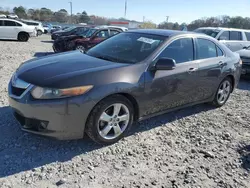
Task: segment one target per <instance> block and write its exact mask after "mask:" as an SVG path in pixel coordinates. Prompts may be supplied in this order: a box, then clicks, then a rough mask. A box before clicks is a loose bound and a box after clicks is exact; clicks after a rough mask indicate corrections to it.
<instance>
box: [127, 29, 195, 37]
mask: <svg viewBox="0 0 250 188" xmlns="http://www.w3.org/2000/svg"><path fill="white" fill-rule="evenodd" d="M127 32H129V33H142V34H151V35H160V36H164V37H170V36H174V35H182V34H195V33H193V32H188V31H176V30H166V29H136V30H129V31H127Z"/></svg>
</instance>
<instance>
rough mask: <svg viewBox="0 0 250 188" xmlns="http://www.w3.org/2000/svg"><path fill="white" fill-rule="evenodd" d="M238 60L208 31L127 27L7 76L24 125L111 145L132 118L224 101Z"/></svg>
mask: <svg viewBox="0 0 250 188" xmlns="http://www.w3.org/2000/svg"><path fill="white" fill-rule="evenodd" d="M241 64H242V63H241V60H240V57H239V55H237V54H235V53H233V52H232V51H230V50H229V49H228V48H227V47H225V46H224V45H223V44H220V43H219V42H217V41H216V40H215V39H213V38H211V37H209V36H206V35H203V34H197V33H189V32H181V31H170V30H135V31H128V32H124V33H120V34H118V35H115V36H113V37H111V38H109V39H107V40H105V41H103V42H101V43H100V44H98V45H96V46H95V47H93V48H91V49H90V50H88V51H86V52H80V51H73V52H66V53H62V54H55V55H51V56H46V57H42V58H38V59H33V60H30V61H27V62H25V63H23V64H21V65H20V67H19V68H18V69H17V70H16V72H15V73H14V74H13V76H12V78H11V80H10V82H9V87H8V88H9V89H8V92H9V104H10V106H11V107H12V109H13V112H14V116H15V117H16V119H17V120H18V121H19V123H20V125H21V128H22V129H23V130H25V131H28V132H32V133H36V134H40V135H46V136H50V137H54V138H57V139H79V138H83V135H84V133H87V134H88V135H89V137H90V138H91V139H93V140H94V141H96V142H98V143H101V144H112V143H114V142H117V141H118V140H119V139H121V138H122V137H124V136H125V135H126V133H127V132H128V130H129V128H130V127H131V125H132V124H133V122H135V121H140V120H143V119H146V118H150V117H152V116H155V115H159V114H163V113H166V112H169V111H173V110H176V109H180V108H184V107H187V106H191V105H195V104H198V103H207V102H211V103H212V104H213V105H215V106H216V107H221V106H223V105H224V104H225V103H226V101H227V100H228V98H229V96H230V94H231V92H232V91H233V89H234V88H235V87H236V86H237V84H238V81H239V77H240V73H241Z"/></svg>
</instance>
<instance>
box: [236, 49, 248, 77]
mask: <svg viewBox="0 0 250 188" xmlns="http://www.w3.org/2000/svg"><path fill="white" fill-rule="evenodd" d="M237 53H238V54H239V55H240V58H241V60H242V71H241V74H242V75H244V76H245V75H246V76H247V77H249V76H250V46H248V47H245V48H244V49H242V50H239V51H237Z"/></svg>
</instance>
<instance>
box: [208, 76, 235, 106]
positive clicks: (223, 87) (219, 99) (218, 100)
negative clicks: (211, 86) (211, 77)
mask: <svg viewBox="0 0 250 188" xmlns="http://www.w3.org/2000/svg"><path fill="white" fill-rule="evenodd" d="M232 88H233V86H232V80H231V79H230V78H229V77H227V78H225V79H224V80H223V81H222V82H221V83H220V86H219V88H218V90H217V92H216V95H215V97H214V100H213V105H214V106H216V107H221V106H223V105H224V104H225V103H226V102H227V100H228V98H229V96H230V94H231V91H232Z"/></svg>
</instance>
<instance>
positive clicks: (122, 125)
mask: <svg viewBox="0 0 250 188" xmlns="http://www.w3.org/2000/svg"><path fill="white" fill-rule="evenodd" d="M129 120H130V112H129V109H128V107H127V106H125V105H124V104H121V103H116V104H112V105H110V106H109V107H108V108H106V110H104V111H103V113H102V114H101V116H100V118H99V121H98V132H99V135H100V136H101V137H102V138H104V139H107V140H112V139H115V138H117V137H119V136H120V135H121V134H122V133H123V132H124V131H125V130H126V128H127V126H128V124H129Z"/></svg>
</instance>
